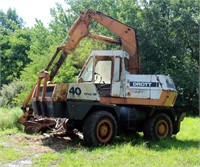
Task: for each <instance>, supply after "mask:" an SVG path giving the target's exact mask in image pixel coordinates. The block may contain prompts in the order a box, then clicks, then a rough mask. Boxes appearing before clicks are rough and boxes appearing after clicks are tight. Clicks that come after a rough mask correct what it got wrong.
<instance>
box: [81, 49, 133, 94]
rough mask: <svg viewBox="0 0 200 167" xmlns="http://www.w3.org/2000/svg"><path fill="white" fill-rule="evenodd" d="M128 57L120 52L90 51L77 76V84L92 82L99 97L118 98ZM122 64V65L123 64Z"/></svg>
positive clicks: (126, 71)
mask: <svg viewBox="0 0 200 167" xmlns="http://www.w3.org/2000/svg"><path fill="white" fill-rule="evenodd" d="M128 60H129V56H128V54H127V53H126V52H125V51H121V50H104V51H102V50H101V51H98V50H95V51H92V53H91V55H90V56H89V58H88V60H87V61H86V63H85V65H84V66H83V68H82V70H81V72H80V74H79V76H78V83H83V82H92V83H94V84H95V86H96V88H97V90H98V91H99V93H100V96H103V97H105V96H115V95H116V96H119V95H120V89H116V88H117V87H118V88H120V85H121V81H123V78H122V76H124V75H122V73H123V72H125V73H129V72H128ZM123 62H124V63H123Z"/></svg>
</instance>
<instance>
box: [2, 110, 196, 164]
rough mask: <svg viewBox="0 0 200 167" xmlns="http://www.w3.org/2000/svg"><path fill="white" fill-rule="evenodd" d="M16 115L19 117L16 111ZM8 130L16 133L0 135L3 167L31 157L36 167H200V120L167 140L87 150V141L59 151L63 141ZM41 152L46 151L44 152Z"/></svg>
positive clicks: (125, 140) (122, 140) (129, 140)
mask: <svg viewBox="0 0 200 167" xmlns="http://www.w3.org/2000/svg"><path fill="white" fill-rule="evenodd" d="M9 111H12V110H9ZM7 112H8V111H7ZM13 112H16V113H18V111H14V109H13ZM0 113H1V112H0ZM5 113H6V112H5ZM5 113H4V114H5ZM16 115H17V114H16ZM14 118H15V117H14ZM0 119H1V118H0ZM6 127H11V128H12V129H6V130H4V131H1V132H0V164H7V163H8V162H12V161H14V160H17V159H23V157H27V156H28V157H30V158H31V161H32V166H34V167H37V166H44V167H45V166H56V167H65V166H94V167H95V166H104V167H112V166H114V167H116V166H117V167H118V166H139V167H140V166H141V167H166V166H167V167H177V166H178V167H186V166H187V167H198V166H200V118H199V117H196V118H195V117H187V118H185V119H184V121H183V122H182V124H181V130H180V132H179V133H178V134H177V135H176V136H173V137H172V138H170V139H167V140H161V141H159V142H147V141H146V140H144V139H143V134H142V133H141V134H138V135H136V136H128V137H126V136H118V137H117V138H116V140H115V142H114V143H113V144H112V145H109V146H103V147H93V148H88V147H85V146H84V144H83V141H81V140H78V139H75V140H73V141H71V142H66V143H64V144H63V143H62V147H63V148H62V149H57V147H60V145H59V142H60V141H61V140H62V139H57V140H56V139H52V140H33V139H35V138H36V137H40V136H30V135H26V134H24V133H23V132H21V130H20V131H19V129H18V128H13V127H12V126H10V125H9V126H6ZM16 139H18V140H16ZM19 139H20V140H19ZM21 139H23V140H21ZM30 139H31V140H30ZM33 148H35V150H34V149H33ZM40 149H41V150H42V149H44V151H41V150H40ZM45 149H47V150H45ZM7 155H8V156H7Z"/></svg>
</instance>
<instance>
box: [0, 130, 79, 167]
mask: <svg viewBox="0 0 200 167" xmlns="http://www.w3.org/2000/svg"><path fill="white" fill-rule="evenodd" d="M4 140H5V141H6V142H0V144H1V145H4V146H7V147H12V148H14V149H15V150H17V151H23V152H26V153H27V155H28V156H25V157H22V158H21V159H19V160H15V161H12V162H9V163H7V164H4V165H3V166H5V167H22V166H23V167H28V166H31V164H32V160H31V159H32V158H33V157H37V156H39V155H41V154H44V153H48V152H60V151H63V150H66V149H68V148H70V149H74V148H75V147H77V145H76V141H77V140H79V142H80V139H78V138H77V137H75V136H72V137H71V138H70V137H52V136H48V135H47V136H45V135H33V136H32V135H16V134H11V135H7V136H4ZM72 140H73V142H72ZM80 147H81V146H80Z"/></svg>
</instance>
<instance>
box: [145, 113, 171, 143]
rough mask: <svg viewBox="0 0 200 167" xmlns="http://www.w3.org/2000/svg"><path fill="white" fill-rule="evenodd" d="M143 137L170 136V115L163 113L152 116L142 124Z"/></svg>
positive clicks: (159, 137) (160, 137) (151, 138)
mask: <svg viewBox="0 0 200 167" xmlns="http://www.w3.org/2000/svg"><path fill="white" fill-rule="evenodd" d="M143 132H144V137H145V138H146V139H148V140H159V139H164V138H169V137H171V136H172V132H173V125H172V121H171V119H170V117H169V116H168V115H166V114H164V113H161V114H158V115H155V116H153V117H152V118H151V119H149V120H148V121H147V123H146V124H145V126H144V131H143Z"/></svg>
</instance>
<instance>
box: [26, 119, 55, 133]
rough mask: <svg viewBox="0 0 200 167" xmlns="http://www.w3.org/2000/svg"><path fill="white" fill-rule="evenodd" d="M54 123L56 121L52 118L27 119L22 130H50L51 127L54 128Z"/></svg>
mask: <svg viewBox="0 0 200 167" xmlns="http://www.w3.org/2000/svg"><path fill="white" fill-rule="evenodd" d="M55 125H56V121H55V120H53V119H39V120H35V121H31V120H29V121H26V123H25V124H24V126H25V129H24V131H25V132H26V133H28V134H33V133H39V132H45V131H47V130H50V129H51V128H54V127H55Z"/></svg>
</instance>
